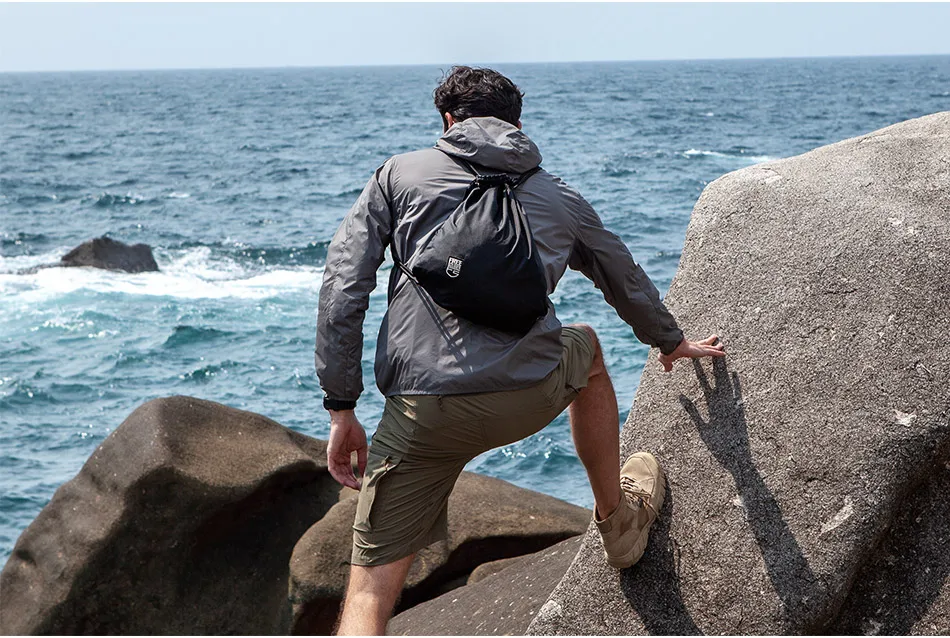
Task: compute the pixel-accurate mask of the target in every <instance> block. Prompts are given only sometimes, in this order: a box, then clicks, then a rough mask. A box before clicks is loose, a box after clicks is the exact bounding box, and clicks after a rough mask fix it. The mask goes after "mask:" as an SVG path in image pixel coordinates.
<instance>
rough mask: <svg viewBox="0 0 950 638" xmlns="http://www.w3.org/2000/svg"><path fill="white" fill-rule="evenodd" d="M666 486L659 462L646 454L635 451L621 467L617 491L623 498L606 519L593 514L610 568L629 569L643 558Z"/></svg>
mask: <svg viewBox="0 0 950 638" xmlns="http://www.w3.org/2000/svg"><path fill="white" fill-rule="evenodd" d="M665 483H666V481H665V479H664V478H663V470H662V469H661V468H660V464H659V462H658V461H657V460H656V458H655V457H654V456H653V455H652V454H650V453H649V452H637V453H636V454H634V455H633V456H631V457H629V458H628V459H627V462H626V463H624V464H623V468H622V469H621V470H620V489H621V490H622V491H623V495H624V497H625V498H622V499H620V506H619V507H617V509H616V510H614V513H613V514H611V515H610V516H608V517H607V518H606V519H605V520H602V521H599V520H597V516H596V511H595V515H594V522H595V523H597V529H599V530H600V537H601V538H602V539H603V541H604V555H605V556H606V557H607V564H609V565H610V566H611V567H616V568H617V569H624V568H626V567H631V566H632V565H635V564H636V562H637V561H638V560H640V557H641V556H643V552H644V550H646V548H647V540H648V539H649V537H650V526H651V525H653V521H655V520H656V519H657V517H658V516H659V513H660V510H661V509H662V508H663V497H664V496H665V494H666V484H665Z"/></svg>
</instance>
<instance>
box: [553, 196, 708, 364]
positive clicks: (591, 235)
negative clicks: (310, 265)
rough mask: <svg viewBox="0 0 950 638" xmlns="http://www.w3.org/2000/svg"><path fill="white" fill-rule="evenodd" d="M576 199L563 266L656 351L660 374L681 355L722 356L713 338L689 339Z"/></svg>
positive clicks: (625, 253)
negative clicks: (572, 237) (581, 276)
mask: <svg viewBox="0 0 950 638" xmlns="http://www.w3.org/2000/svg"><path fill="white" fill-rule="evenodd" d="M572 195H574V196H575V197H576V199H575V201H574V202H573V203H574V204H575V212H576V220H577V224H578V226H577V240H576V241H575V244H574V249H573V251H572V252H571V259H570V262H569V265H570V267H571V268H572V269H574V270H578V271H580V272H582V273H583V274H584V275H585V276H587V278H588V279H590V280H591V281H592V282H593V283H594V286H596V287H597V288H598V289H599V290H600V291H601V292H602V293H603V295H604V299H605V300H606V301H607V303H609V304H610V305H611V306H613V307H614V309H615V310H616V311H617V314H618V315H620V318H621V319H623V320H624V321H625V322H626V323H627V324H628V325H629V326H630V327H631V328H633V332H634V334H636V336H637V338H638V339H639V340H640V341H642V342H643V343H646V344H647V345H650V346H654V347H657V348H659V349H660V352H661V354H660V363H661V364H662V365H663V368H664V370H665V371H666V372H669V371H671V370H672V369H673V362H674V361H676V360H677V359H681V358H684V357H689V358H696V357H707V356H712V357H721V356H725V352H724V349H723V346H722V344H718V345H716V341H717V340H718V337H717V336H716V335H712V336H710V337H709V338H707V339H704V340H702V341H689V340H687V339H685V338H684V337H683V331H682V330H680V328H679V326H678V325H677V324H676V319H674V318H673V315H672V313H670V311H669V310H668V309H667V308H666V306H665V305H664V304H663V301H662V300H661V299H660V293H659V291H658V290H657V289H656V286H654V285H653V282H652V281H650V278H649V277H647V274H646V273H645V272H644V271H643V269H642V268H641V267H640V265H639V264H637V263H636V262H635V261H634V259H633V256H632V255H631V254H630V251H629V250H627V246H626V245H625V244H624V243H623V241H622V240H621V239H620V238H619V237H617V236H616V235H615V234H614V233H612V232H610V231H609V230H607V229H606V228H604V225H603V222H602V221H601V219H600V217H599V216H598V215H597V213H596V212H595V211H594V209H593V208H592V207H591V205H590V204H588V203H587V201H586V200H584V198H583V197H581V196H580V195H577V194H576V193H573V192H572Z"/></svg>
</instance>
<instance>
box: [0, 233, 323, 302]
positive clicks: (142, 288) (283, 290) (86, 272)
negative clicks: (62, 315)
mask: <svg viewBox="0 0 950 638" xmlns="http://www.w3.org/2000/svg"><path fill="white" fill-rule="evenodd" d="M62 254H63V251H62V250H57V251H55V253H52V254H49V255H44V256H39V257H29V258H24V257H13V258H2V257H0V273H3V274H0V308H3V307H4V306H7V307H8V308H9V307H11V306H12V305H21V304H32V303H39V302H43V301H47V300H50V299H53V298H56V297H59V296H63V295H67V294H70V293H73V292H77V291H81V290H85V291H91V292H96V293H118V294H125V295H139V296H149V297H174V298H179V299H225V298H237V299H267V298H272V297H280V296H283V295H287V294H299V293H313V294H315V293H316V291H317V289H318V287H319V285H320V279H321V274H322V272H323V268H322V267H312V266H309V267H308V266H298V267H283V268H279V269H273V270H263V271H262V270H259V269H258V270H249V269H247V268H244V267H243V266H242V265H240V264H238V263H236V262H233V261H230V260H226V259H220V258H215V257H214V256H213V255H212V254H211V250H210V249H209V248H207V247H204V246H202V247H198V248H192V249H188V250H185V251H179V252H177V253H176V254H171V255H161V256H159V258H158V263H159V268H161V271H160V272H149V273H138V274H129V273H121V272H110V271H106V270H97V269H94V268H43V269H40V270H38V271H36V272H35V273H31V274H23V275H20V274H15V273H16V272H17V271H19V270H21V269H23V268H30V267H32V266H37V265H40V264H44V263H51V262H55V261H57V260H58V258H59V255H62ZM162 257H164V259H163V258H162ZM17 302H19V303H17ZM8 304H10V305H8Z"/></svg>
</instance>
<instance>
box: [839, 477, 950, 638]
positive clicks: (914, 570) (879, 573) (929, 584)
mask: <svg viewBox="0 0 950 638" xmlns="http://www.w3.org/2000/svg"><path fill="white" fill-rule="evenodd" d="M947 495H950V467H946V468H944V469H943V470H942V471H940V472H939V473H937V474H936V475H935V476H934V477H933V478H932V479H931V480H930V481H929V482H928V483H927V485H925V486H924V487H923V488H922V489H921V490H919V491H918V492H916V493H915V494H913V495H912V496H911V498H910V499H909V500H908V501H907V502H906V503H904V505H903V507H902V508H901V512H900V514H899V515H898V517H897V520H896V521H895V523H894V525H893V526H892V527H891V530H890V532H889V533H888V534H887V537H886V538H885V539H884V542H882V543H881V545H880V546H879V547H878V548H877V550H875V552H874V554H873V558H872V560H870V561H868V562H867V563H866V564H865V565H864V567H863V568H862V569H861V572H860V573H859V574H858V577H857V578H856V579H855V585H854V588H853V589H852V590H851V594H850V596H848V600H847V602H845V604H844V607H842V609H841V614H840V616H839V617H838V620H837V621H836V622H835V623H834V625H833V626H832V627H831V633H833V634H845V635H864V636H867V635H890V636H904V635H922V636H933V635H947V634H950V578H948V577H950V553H948V552H947V548H948V547H950V498H947Z"/></svg>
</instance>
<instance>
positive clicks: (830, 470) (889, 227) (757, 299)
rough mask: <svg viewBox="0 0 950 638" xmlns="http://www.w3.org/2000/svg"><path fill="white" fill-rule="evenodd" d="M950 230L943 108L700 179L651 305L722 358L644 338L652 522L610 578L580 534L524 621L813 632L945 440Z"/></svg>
mask: <svg viewBox="0 0 950 638" xmlns="http://www.w3.org/2000/svg"><path fill="white" fill-rule="evenodd" d="M948 246H950V113H939V114H936V115H932V116H928V117H924V118H920V119H916V120H911V121H908V122H904V123H901V124H897V125H894V126H891V127H888V128H885V129H882V130H880V131H877V132H874V133H871V134H869V135H865V136H863V137H859V138H855V139H850V140H846V141H844V142H840V143H838V144H834V145H831V146H827V147H822V148H819V149H817V150H815V151H812V152H810V153H807V154H805V155H801V156H799V157H794V158H790V159H786V160H780V161H776V162H770V163H768V164H763V165H758V166H753V167H749V168H746V169H743V170H740V171H737V172H734V173H730V174H728V175H726V176H723V177H721V178H720V179H718V180H716V181H715V182H713V183H712V184H710V185H709V186H708V187H707V188H706V190H705V191H704V192H703V194H702V196H701V197H700V199H699V201H698V202H697V204H696V207H695V209H694V211H693V216H692V219H691V221H690V225H689V229H688V231H687V236H686V242H685V246H684V249H683V255H682V258H681V262H680V266H679V270H678V272H677V274H676V277H675V279H674V280H673V283H672V285H671V287H670V291H669V295H668V296H667V303H668V305H669V306H670V308H671V310H672V311H673V312H674V314H675V315H676V316H677V318H678V319H679V321H680V324H681V326H683V327H684V329H685V330H686V331H687V334H688V336H689V337H690V338H693V339H695V338H702V337H705V336H706V335H707V334H709V333H711V332H717V333H718V334H719V335H720V336H721V337H722V338H723V340H724V342H725V344H726V350H727V353H728V356H727V357H726V358H725V359H724V360H723V359H719V360H716V361H715V362H710V361H709V360H704V361H703V362H702V363H696V364H695V365H690V364H689V363H684V362H678V363H677V365H676V367H675V369H674V372H673V373H672V374H669V375H666V374H663V373H662V372H661V368H660V366H659V365H658V363H657V361H656V353H655V352H654V353H652V354H651V357H650V359H649V360H648V362H647V365H646V368H645V370H644V372H643V376H642V379H641V382H640V386H639V389H638V391H637V396H636V400H635V403H634V407H633V410H632V411H631V414H630V417H629V419H628V420H627V423H626V425H625V427H624V430H623V435H622V448H623V451H624V452H625V453H626V454H629V453H631V452H633V451H636V450H641V449H646V450H651V451H653V452H654V453H655V454H656V455H657V456H658V457H659V459H660V461H661V462H662V463H663V464H664V466H665V468H666V470H667V475H668V478H669V496H668V500H667V503H666V504H665V506H664V509H663V512H662V514H663V518H662V522H661V524H660V526H659V527H658V528H657V529H656V531H655V532H654V533H653V534H651V541H650V545H649V547H648V550H647V554H646V556H645V557H644V559H643V560H642V561H641V562H640V564H638V565H636V566H634V567H633V568H631V569H628V570H625V571H623V572H617V571H614V570H611V569H610V568H608V567H607V565H606V564H605V562H604V561H603V559H602V558H601V555H600V550H599V546H598V542H597V540H596V538H595V536H594V534H593V531H592V530H590V531H589V532H588V536H587V540H586V541H585V543H584V544H583V546H582V548H581V550H580V552H579V554H578V557H577V559H576V560H575V562H574V563H573V564H572V566H571V568H570V569H569V570H568V572H567V573H566V574H565V576H564V578H563V579H562V580H561V582H560V584H559V585H558V587H557V588H556V589H555V591H554V592H553V593H552V595H551V597H550V599H549V601H548V603H546V604H545V607H544V611H543V612H542V613H540V614H539V615H538V616H537V617H536V618H535V620H534V621H533V622H532V624H531V626H530V628H529V632H530V633H533V634H603V633H609V634H620V635H624V634H626V635H630V634H643V633H661V634H694V633H700V632H701V633H708V634H718V633H727V634H788V633H803V632H804V633H821V632H822V631H824V630H825V629H827V628H828V627H829V626H830V625H831V624H832V623H833V621H834V620H835V619H836V617H837V616H838V613H839V610H840V608H841V606H842V605H843V604H844V602H845V600H846V598H847V596H848V594H849V591H850V590H851V587H852V583H853V582H854V581H855V579H856V577H857V576H858V574H859V571H860V569H861V567H862V565H864V564H866V563H867V562H868V560H870V559H872V558H873V557H874V556H875V547H876V546H877V545H878V543H879V542H880V541H881V540H882V539H883V537H884V535H885V533H886V531H887V529H888V526H889V525H890V524H891V523H892V522H893V521H894V519H895V516H896V515H897V514H898V513H899V512H901V511H902V510H903V508H904V507H905V503H906V501H907V498H908V496H909V495H911V494H912V493H913V492H914V489H915V487H916V486H917V485H919V484H921V483H922V482H923V481H924V480H926V479H927V478H928V477H929V476H930V475H932V474H934V472H936V471H937V469H938V468H940V467H942V463H943V462H944V461H945V459H946V458H947V455H948V446H947V443H948V437H950V341H948V340H947V335H950V277H948V276H947V273H948V272H950V251H948V250H947V247H948ZM943 529H944V530H946V528H945V527H944V528H943ZM939 580H940V578H939V576H937V577H935V582H936V581H939ZM942 613H944V612H942ZM921 618H929V616H928V615H927V612H923V615H922V616H921ZM948 620H950V619H948V618H947V617H946V615H945V613H944V615H942V616H941V618H940V619H939V621H940V623H942V626H943V627H946V626H947V624H948ZM931 622H932V621H931ZM940 623H938V624H940Z"/></svg>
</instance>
